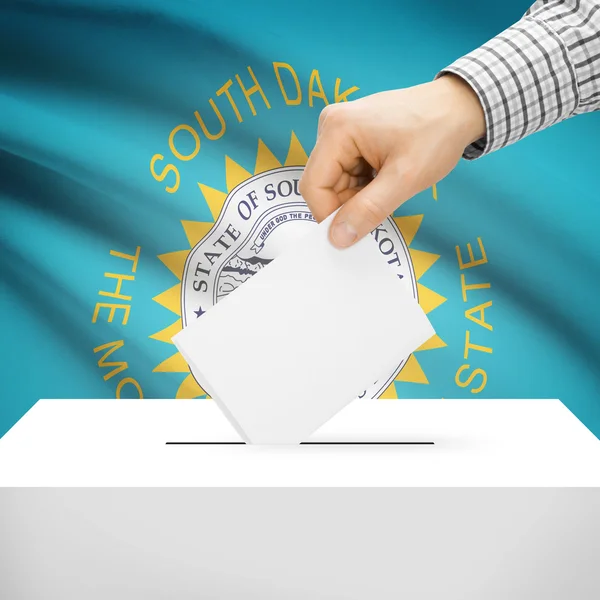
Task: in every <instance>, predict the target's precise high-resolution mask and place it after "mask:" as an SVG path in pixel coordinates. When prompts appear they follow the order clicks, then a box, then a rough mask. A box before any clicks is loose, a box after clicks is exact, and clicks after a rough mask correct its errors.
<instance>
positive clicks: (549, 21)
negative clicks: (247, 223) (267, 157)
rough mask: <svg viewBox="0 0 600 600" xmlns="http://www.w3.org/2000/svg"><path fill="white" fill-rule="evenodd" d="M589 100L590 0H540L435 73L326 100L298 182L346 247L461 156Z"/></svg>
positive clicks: (598, 37)
mask: <svg viewBox="0 0 600 600" xmlns="http://www.w3.org/2000/svg"><path fill="white" fill-rule="evenodd" d="M599 108H600V0H566V1H559V0H538V1H537V2H536V3H535V4H534V5H533V6H532V7H531V8H530V10H529V11H528V12H527V14H526V15H525V16H524V17H523V18H522V19H521V20H520V21H519V22H517V23H516V24H515V25H513V26H512V27H510V28H509V29H507V30H506V31H504V32H502V33H501V34H499V35H498V36H496V37H495V38H493V39H492V40H490V41H489V42H488V43H486V44H484V45H483V46H482V47H481V48H478V49H477V50H474V51H473V52H471V53H469V54H467V55H466V56H464V57H462V58H460V59H458V60H457V61H456V62H454V63H453V64H451V65H450V66H449V67H447V68H446V69H444V70H443V71H442V72H441V73H439V74H438V75H437V77H436V78H435V80H434V81H432V82H429V83H425V84H422V85H418V86H415V87H412V88H406V89H402V90H393V91H389V92H382V93H379V94H373V95H372V96H367V97H365V98H361V99H359V100H355V101H353V102H346V103H341V104H336V105H330V106H328V107H326V108H325V110H324V111H323V112H322V113H321V116H320V119H319V130H318V134H317V142H316V145H315V148H314V149H313V152H312V153H311V155H310V158H309V160H308V163H307V165H306V169H305V171H304V175H303V177H302V180H301V181H300V189H301V192H302V195H303V196H304V199H305V200H306V202H307V204H308V206H309V207H310V209H311V211H312V212H313V214H314V216H315V218H316V219H317V220H318V221H321V220H323V219H324V218H325V217H327V216H328V215H330V214H331V213H332V212H333V211H335V210H336V209H337V208H339V207H340V206H341V207H342V208H341V209H340V211H339V213H338V214H337V215H336V218H335V220H334V222H333V223H332V226H331V233H330V237H331V240H332V242H333V243H334V244H335V245H336V246H339V247H346V246H350V245H351V244H353V243H355V242H356V241H358V240H359V239H360V238H362V237H364V236H365V235H367V234H368V233H369V232H370V231H372V230H373V229H375V227H377V226H378V225H379V224H381V223H382V222H383V221H384V220H385V219H386V218H387V216H388V215H390V214H391V213H393V212H394V210H395V209H396V208H397V207H398V206H400V205H401V204H402V203H403V202H405V201H406V200H408V199H409V198H411V197H412V196H414V195H415V194H417V193H419V192H421V191H423V190H425V189H427V188H429V187H431V186H432V185H433V184H434V183H437V182H438V181H440V180H441V179H443V178H444V177H445V176H446V175H447V174H448V173H449V172H450V171H451V170H452V169H453V168H454V167H455V166H456V164H457V163H458V161H459V160H460V158H461V157H464V158H467V159H475V158H478V157H480V156H483V155H484V154H488V153H490V152H493V151H494V150H498V149H499V148H502V147H504V146H507V145H509V144H512V143H514V142H516V141H517V140H519V139H522V138H523V137H525V136H527V135H530V134H532V133H534V132H536V131H539V130H541V129H544V128H546V127H549V126H550V125H553V124H554V123H558V122H559V121H562V120H564V119H567V118H569V117H571V116H573V115H576V114H581V113H584V112H590V111H593V110H598V109H599ZM374 171H375V172H376V173H377V176H376V177H374V178H373V172H374Z"/></svg>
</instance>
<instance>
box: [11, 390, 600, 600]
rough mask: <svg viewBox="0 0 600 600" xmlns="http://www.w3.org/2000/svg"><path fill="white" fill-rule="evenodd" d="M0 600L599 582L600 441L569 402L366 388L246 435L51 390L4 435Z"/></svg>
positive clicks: (200, 409) (218, 420)
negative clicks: (51, 396)
mask: <svg viewBox="0 0 600 600" xmlns="http://www.w3.org/2000/svg"><path fill="white" fill-rule="evenodd" d="M0 486H1V487H0V540H1V541H0V598H7V599H10V600H13V599H15V600H17V599H18V600H28V599H34V598H35V599H41V598H43V599H44V600H48V599H61V600H62V599H70V598H76V599H85V600H95V599H106V598H111V599H120V598H127V599H128V600H133V599H138V598H139V599H144V600H152V599H157V600H158V599H171V598H177V599H178V600H187V599H190V600H192V599H194V600H199V599H221V598H223V599H229V598H236V599H237V598H240V599H242V598H244V599H248V598H251V599H254V598H256V599H262V600H265V599H286V600H288V599H289V600H296V599H297V600H300V599H302V600H305V599H332V600H333V599H336V600H337V599H345V600H355V599H356V600H358V599H361V600H364V599H377V600H387V599H390V600H391V599H392V598H393V599H394V600H397V599H399V598H416V599H429V598H431V599H433V598H436V599H439V598H443V599H444V600H454V599H456V600H458V599H460V600H470V599H477V600H481V599H486V600H494V599H502V600H505V599H506V598H510V599H511V600H515V599H527V600H530V599H532V598H543V599H545V600H548V599H555V598H556V599H563V598H564V599H571V598H577V599H578V600H586V599H588V598H589V599H591V598H597V597H598V594H599V593H600V579H599V577H598V564H599V562H598V561H599V558H600V442H599V441H598V440H597V439H596V438H595V437H594V436H593V435H592V434H591V433H590V432H589V431H588V430H587V429H586V428H585V427H584V426H583V425H582V424H581V423H580V422H579V421H578V419H577V418H576V417H575V416H574V415H573V414H572V413H571V412H570V411H569V410H568V409H567V408H566V407H565V406H564V405H562V404H561V402H560V401H558V400H478V401H474V400H419V401H414V400H397V401H385V400H368V401H366V400H362V401H356V402H354V403H352V404H351V405H349V406H347V407H346V408H345V409H344V410H343V411H341V412H340V413H339V414H338V415H336V416H335V417H334V418H333V419H331V420H330V421H329V422H328V423H326V424H325V425H324V426H323V427H322V428H321V429H320V430H318V431H317V432H316V433H315V434H313V435H312V436H311V437H310V438H309V439H307V440H305V441H304V442H303V443H302V444H299V445H293V446H283V445H279V446H251V445H246V444H244V443H243V442H241V440H240V438H239V437H238V435H237V434H236V432H235V430H234V429H233V428H232V426H231V425H230V424H229V422H228V421H227V420H226V419H225V418H224V417H223V415H222V414H221V412H220V411H219V409H218V407H217V406H216V405H215V403H214V402H212V401H204V400H196V401H181V400H178V401H175V400H144V401H133V400H127V401H124V400H82V401H76V400H42V401H40V402H38V403H37V404H36V405H35V406H34V407H33V408H32V409H31V410H30V411H29V412H28V413H27V414H26V415H25V416H24V417H23V418H22V419H21V420H20V421H19V422H18V423H17V424H16V425H15V426H14V427H13V428H12V429H11V430H10V431H9V432H8V433H7V434H6V435H5V436H4V437H3V438H2V439H1V440H0Z"/></svg>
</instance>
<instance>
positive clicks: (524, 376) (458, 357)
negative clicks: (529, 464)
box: [0, 0, 600, 435]
mask: <svg viewBox="0 0 600 600" xmlns="http://www.w3.org/2000/svg"><path fill="white" fill-rule="evenodd" d="M527 8H528V3H527V2H523V1H516V0H513V1H509V2H502V3H481V2H478V1H477V0H461V1H460V2H450V0H445V1H444V0H437V1H436V2H430V3H428V4H427V8H425V7H424V5H423V3H419V2H399V1H398V0H394V1H392V0H374V1H372V2H370V3H369V4H368V7H367V6H365V5H364V3H362V2H353V1H352V0H349V1H347V2H344V3H343V7H341V6H340V3H338V2H334V1H329V2H327V1H325V2H324V1H322V0H321V1H319V2H317V1H316V0H302V1H299V2H269V1H266V0H262V1H259V0H254V1H247V0H226V1H224V2H216V1H215V2H184V1H182V0H181V1H175V0H171V1H170V2H159V1H158V0H103V1H102V2H98V1H96V0H20V1H14V2H13V1H11V0H4V2H3V3H2V7H1V8H0V46H1V50H0V62H1V67H0V77H1V87H0V145H1V149H0V152H1V154H0V171H1V177H0V195H1V200H0V223H1V233H2V237H1V250H2V257H1V260H2V277H1V284H2V288H1V289H2V295H1V298H0V302H1V305H0V307H1V313H0V314H1V315H2V317H1V318H2V333H3V335H2V351H1V352H2V354H1V365H2V376H3V377H2V380H3V381H2V397H1V400H0V434H2V433H4V432H5V431H6V430H7V429H8V428H9V427H10V426H11V425H12V424H13V423H14V422H15V421H16V420H17V419H18V418H19V417H20V416H21V415H22V414H23V413H24V412H25V411H26V410H27V409H28V408H29V407H30V406H31V405H32V404H33V403H34V402H35V401H36V400H37V399H38V398H40V397H46V398H49V397H59V398H90V397H101V398H102V397H103V398H115V397H117V398H145V399H146V398H157V397H162V398H174V399H184V398H205V397H206V395H205V393H204V391H203V390H202V388H201V386H200V384H199V383H198V382H197V381H196V379H195V378H194V376H193V375H192V374H191V373H190V372H189V370H188V368H187V366H186V364H185V362H184V360H183V358H182V357H181V355H179V354H178V353H177V351H176V349H175V347H174V346H173V344H172V343H171V341H170V339H171V337H172V336H173V335H174V334H175V333H176V332H177V331H179V330H180V329H181V327H183V326H185V325H186V324H188V323H190V322H191V321H193V320H194V319H197V318H200V317H201V315H202V314H203V313H204V312H205V311H207V310H209V309H210V307H211V306H212V305H213V304H214V303H216V302H218V301H219V299H220V298H222V297H223V296H225V295H226V294H228V293H230V292H231V291H232V290H234V289H235V288H236V287H238V286H240V285H243V283H244V282H245V281H247V280H248V279H249V278H250V277H252V275H253V274H254V273H256V272H257V271H258V270H260V269H262V268H264V266H265V265H266V264H268V263H269V262H270V261H271V260H273V259H274V258H275V257H276V256H277V255H278V253H279V252H280V251H281V249H282V248H283V247H284V246H285V244H288V243H289V242H290V241H291V240H293V239H295V238H296V237H297V236H298V235H301V234H302V233H303V232H305V231H306V229H307V228H309V227H314V226H315V223H314V220H313V219H312V217H311V215H310V212H309V211H308V210H307V208H306V205H305V204H304V202H303V200H302V198H301V196H300V194H299V192H298V180H299V178H300V176H301V174H302V169H303V167H304V164H305V163H306V159H307V154H309V153H310V150H311V148H312V146H313V144H314V140H315V134H316V125H317V119H318V115H319V112H320V111H321V109H322V108H323V107H324V106H326V105H327V104H330V103H333V102H345V101H351V100H353V99H356V98H359V97H361V96H364V95H366V94H370V93H374V92H377V91H381V90H385V89H393V88H398V87H405V86H410V85H415V84H418V83H421V82H423V81H427V80H430V79H432V78H433V77H434V76H435V74H436V73H437V72H438V71H439V70H440V69H442V68H443V67H445V66H446V65H448V64H449V63H450V62H452V61H453V60H454V59H456V58H457V57H459V56H461V55H463V54H465V53H466V52H468V51H470V50H472V49H473V48H475V47H477V46H478V45H480V44H482V43H483V42H485V41H486V40H488V39H489V38H491V37H493V36H494V35H495V34H497V33H498V32H500V31H501V30H503V29H504V28H506V27H508V26H509V25H511V24H512V23H513V22H515V21H516V20H518V19H519V18H520V17H521V16H522V14H523V13H524V12H525V10H526V9H527ZM599 139H600V114H597V113H596V114H589V115H584V116H581V117H577V118H575V119H572V120H570V121H568V122H565V123H562V124H560V125H558V126H556V127H554V128H552V129H549V130H546V131H543V132H541V133H539V134H536V135H534V136H532V137H530V138H528V139H525V140H523V141H522V142H520V143H518V144H516V145H514V146H511V147H509V148H506V149H505V150H502V151H500V152H497V153H495V154H492V155H490V156H487V157H484V158H482V159H481V160H478V161H475V162H473V163H466V162H461V164H460V165H459V166H458V168H457V169H456V170H455V171H454V172H453V173H451V174H450V175H449V176H448V177H447V178H446V179H445V180H443V181H442V182H440V183H439V184H438V186H437V189H436V190H427V191H426V192H423V193H422V194H420V195H419V196H417V197H415V198H414V199H412V200H410V201H409V202H408V203H406V204H405V205H404V206H403V207H402V208H401V209H400V210H398V211H397V213H396V214H395V215H394V216H393V217H392V218H390V219H388V220H387V221H386V222H385V223H384V225H383V226H382V227H381V228H379V229H378V231H376V232H374V233H373V235H374V237H375V238H376V241H377V243H378V245H379V249H380V251H381V254H382V260H386V261H387V262H388V263H389V264H390V266H391V268H393V269H395V270H397V272H398V274H400V275H402V277H403V278H405V279H406V280H407V282H408V283H409V285H410V288H411V289H412V291H413V294H414V296H415V297H416V298H418V301H419V302H420V304H421V305H422V306H423V308H424V309H425V311H426V312H427V313H428V315H429V317H430V319H431V321H432V323H433V325H434V327H435V329H436V331H437V333H438V335H437V336H435V337H434V338H432V339H431V340H430V341H429V342H427V343H426V344H425V345H424V346H423V347H421V348H420V349H419V350H418V351H417V352H415V353H414V354H413V355H412V356H411V357H410V358H409V359H408V360H407V361H405V362H403V363H401V364H399V365H396V367H395V368H394V369H392V370H391V371H390V372H389V373H388V374H387V376H386V377H385V378H384V379H382V380H380V381H378V382H375V383H374V384H373V385H372V386H371V388H369V389H367V390H365V391H364V393H363V396H369V397H371V398H387V399H393V398H400V399H401V398H440V397H441V398H453V397H454V398H456V397H461V398H472V399H473V400H477V401H485V399H486V398H549V397H550V398H556V397H558V398H560V399H562V400H563V401H564V402H565V403H566V405H567V406H568V407H569V408H570V409H571V410H572V411H573V412H574V413H575V414H576V415H577V416H578V417H579V418H580V419H581V420H582V421H583V422H584V423H585V424H587V426H588V427H590V428H591V429H592V431H594V432H595V433H596V435H600V367H599V365H600V325H599V316H598V310H599V306H598V297H599V292H600V284H599V277H600V236H599V235H598V233H597V230H598V226H599V224H600V207H599V206H600V192H599V191H598V189H599V188H598V181H597V175H598V164H599V157H600V146H599V144H598V140H599ZM250 179H254V180H255V181H256V188H255V189H256V190H257V193H256V194H254V195H253V194H245V195H244V194H240V193H238V186H239V184H240V183H242V182H246V181H248V180H250ZM209 232H210V236H208V234H209ZM248 318H252V316H251V315H249V317H248ZM289 318H290V319H296V318H301V315H293V314H290V315H289ZM264 326H265V331H268V328H270V327H281V326H285V324H284V323H265V325H264ZM228 335H229V337H230V339H229V340H228V343H230V344H231V345H232V346H234V345H235V344H236V338H235V335H231V334H228ZM265 368H266V369H268V365H265ZM232 376H235V373H232ZM301 376H302V374H301V373H298V377H301ZM289 385H290V387H291V386H293V385H294V381H290V382H289Z"/></svg>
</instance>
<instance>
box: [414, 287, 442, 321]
mask: <svg viewBox="0 0 600 600" xmlns="http://www.w3.org/2000/svg"><path fill="white" fill-rule="evenodd" d="M417 292H418V293H419V304H420V305H421V308H422V309H423V311H424V312H425V314H426V315H428V314H429V313H430V312H431V311H432V310H435V309H436V308H437V307H438V306H440V305H441V304H444V302H446V298H444V296H440V295H439V294H438V293H437V292H434V291H433V290H430V289H429V288H428V287H425V286H424V285H422V284H420V283H417Z"/></svg>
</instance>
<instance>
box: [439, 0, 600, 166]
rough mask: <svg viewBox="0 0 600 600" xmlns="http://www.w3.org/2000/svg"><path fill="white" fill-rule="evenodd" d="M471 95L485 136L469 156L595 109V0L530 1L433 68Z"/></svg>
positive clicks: (598, 59)
mask: <svg viewBox="0 0 600 600" xmlns="http://www.w3.org/2000/svg"><path fill="white" fill-rule="evenodd" d="M444 73H454V74H455V75H458V76H460V77H462V78H463V79H465V80H466V81H467V82H468V83H469V84H470V85H471V87H472V88H473V90H474V91H475V92H476V93H477V95H478V96H479V99H480V101H481V104H482V106H483V109H484V113H485V120H486V136H485V137H484V138H482V139H480V140H478V141H476V142H475V143H473V144H471V145H470V146H468V147H467V148H466V149H465V152H464V155H463V156H464V157H465V158H466V159H471V160H472V159H475V158H479V157H480V156H483V155H484V154H488V153H490V152H493V151H494V150H498V149H499V148H503V147H504V146H508V145H509V144H512V143H514V142H516V141H518V140H520V139H521V138H523V137H525V136H527V135H530V134H532V133H535V132H536V131H540V130H542V129H545V128H546V127H549V126H550V125H553V124H554V123H558V122H559V121H562V120H564V119H567V118H569V117H571V116H573V115H577V114H581V113H585V112H591V111H594V110H598V109H600V0H564V1H563V0H560V1H559V0H538V1H537V2H536V3H535V4H534V5H533V6H532V7H531V8H530V9H529V10H528V11H527V13H526V14H525V16H524V17H523V18H522V19H521V20H520V21H519V22H517V23H516V24H515V25H513V26H512V27H509V28H508V29H507V30H506V31H504V32H502V33H501V34H499V35H497V36H496V37H495V38H493V39H492V40H490V41H489V42H487V43H486V44H484V45H483V46H481V47H480V48H478V49H477V50H474V51H473V52H470V53H469V54H467V55H465V56H463V57H462V58H459V59H458V60H457V61H455V62H454V63H452V64H451V65H450V66H449V67H447V68H446V69H444V70H443V71H441V72H440V73H439V74H438V77H439V76H441V75H443V74H444Z"/></svg>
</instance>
